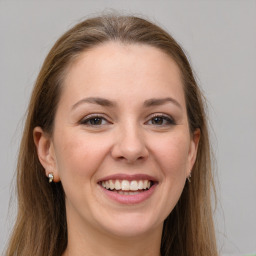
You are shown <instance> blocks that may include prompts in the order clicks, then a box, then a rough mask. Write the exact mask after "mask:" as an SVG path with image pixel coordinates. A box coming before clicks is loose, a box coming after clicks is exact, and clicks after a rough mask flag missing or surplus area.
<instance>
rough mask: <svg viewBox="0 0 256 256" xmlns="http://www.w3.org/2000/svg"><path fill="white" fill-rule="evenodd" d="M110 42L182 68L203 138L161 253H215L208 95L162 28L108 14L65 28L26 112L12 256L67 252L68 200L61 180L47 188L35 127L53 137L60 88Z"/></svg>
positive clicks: (193, 122) (193, 123) (192, 119)
mask: <svg viewBox="0 0 256 256" xmlns="http://www.w3.org/2000/svg"><path fill="white" fill-rule="evenodd" d="M107 41H119V42H122V43H125V44H127V43H128V44H134V43H136V44H146V45H151V46H153V47H156V48H158V49H161V50H162V51H164V52H165V53H167V54H168V55H169V56H170V57H171V58H172V59H173V60H174V61H175V62H176V63H177V65H178V66H179V68H180V70H181V73H182V79H183V85H184V93H185V99H186V107H187V113H188V120H189V125H190V131H191V133H193V131H195V129H197V128H199V129H200V131H201V137H200V142H199V147H198V153H197V159H196V162H195V165H194V167H193V170H192V175H193V176H192V181H191V183H186V185H185V187H184V190H183V192H182V195H181V197H180V199H179V201H178V203H177V205H176V206H175V208H174V210H173V211H172V212H171V213H170V215H169V216H168V218H167V219H166V220H165V223H164V229H163V234H162V244H161V254H162V256H167V255H179V256H195V255H196V256H206V255H207V256H216V255H217V249H216V239H215V232H214V225H213V218H212V206H211V191H212V190H211V188H214V186H213V185H214V184H213V177H212V170H211V162H210V148H209V138H208V128H207V121H206V115H205V111H204V102H203V96H202V94H201V92H200V90H199V88H198V86H197V83H196V81H195V79H194V75H193V72H192V70H191V67H190V64H189V62H188V60H187V58H186V56H185V54H184V52H183V50H182V48H181V47H180V46H179V45H178V43H177V42H176V41H175V40H174V39H173V38H172V37H171V36H170V35H169V34H168V33H167V32H165V31H164V30H163V29H161V28H160V27H158V26H157V25H154V24H152V23H151V22H149V21H146V20H144V19H142V18H138V17H134V16H119V15H103V16H100V17H95V18H91V19H87V20H85V21H83V22H81V23H79V24H77V25H76V26H75V27H73V28H71V29H70V30H69V31H67V32H66V33H65V34H64V35H63V36H62V37H61V38H60V39H59V40H58V41H57V42H56V43H55V45H54V46H53V48H52V49H51V51H50V52H49V54H48V56H47V57H46V59H45V61H44V63H43V66H42V69H41V71H40V73H39V75H38V78H37V80H36V83H35V87H34V90H33V93H32V96H31V101H30V104H29V107H28V112H27V119H26V124H25V128H24V133H23V138H22V141H21V145H20V154H19V159H18V165H17V194H18V195H17V196H18V216H17V220H16V224H15V227H14V230H13V234H12V237H11V239H10V243H9V247H8V250H7V253H6V254H7V255H8V256H14V255H18V256H27V255H33V256H45V255H48V256H56V255H62V253H63V252H64V250H65V248H66V246H67V224H66V215H65V195H64V191H63V188H62V185H61V183H53V184H49V183H48V180H47V178H46V177H45V171H44V168H43V167H42V165H41V164H40V162H39V160H38V157H37V152H36V147H35V145H34V142H33V129H34V128H35V127H36V126H40V127H42V129H43V130H44V131H46V132H48V133H49V134H51V132H52V130H53V126H54V117H55V112H56V107H57V104H58V101H59V98H60V95H61V87H62V82H63V79H65V73H67V72H68V68H69V66H70V65H71V64H72V63H73V62H74V60H75V59H76V58H77V57H78V56H79V55H80V54H81V53H82V52H84V51H86V50H88V49H90V48H92V47H95V46H96V45H99V44H102V43H104V42H107Z"/></svg>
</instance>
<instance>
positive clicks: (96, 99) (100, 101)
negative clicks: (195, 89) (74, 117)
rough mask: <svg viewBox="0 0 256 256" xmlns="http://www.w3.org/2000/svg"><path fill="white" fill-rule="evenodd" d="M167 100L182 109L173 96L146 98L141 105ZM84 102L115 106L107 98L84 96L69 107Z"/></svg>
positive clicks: (155, 103)
mask: <svg viewBox="0 0 256 256" xmlns="http://www.w3.org/2000/svg"><path fill="white" fill-rule="evenodd" d="M169 102H171V103H173V104H175V105H176V106H177V107H179V108H181V109H182V107H181V105H180V104H179V102H178V101H176V100H175V99H173V98H170V97H167V98H159V99H158V98H152V99H148V100H145V101H144V103H143V105H144V106H145V107H153V106H160V105H163V104H166V103H169ZM84 103H91V104H97V105H100V106H104V107H114V106H116V103H115V102H113V101H110V100H108V99H105V98H100V97H89V98H84V99H81V100H79V101H78V102H77V103H75V104H74V105H73V106H72V108H71V109H72V110H74V109H75V108H77V107H78V106H79V105H81V104H84Z"/></svg>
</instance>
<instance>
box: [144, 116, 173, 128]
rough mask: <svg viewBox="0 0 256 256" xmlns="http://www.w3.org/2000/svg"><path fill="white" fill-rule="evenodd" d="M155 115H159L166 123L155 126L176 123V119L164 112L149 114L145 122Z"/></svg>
mask: <svg viewBox="0 0 256 256" xmlns="http://www.w3.org/2000/svg"><path fill="white" fill-rule="evenodd" d="M155 117H161V118H163V119H165V120H166V121H167V122H168V124H163V125H155V126H168V125H176V121H175V119H174V118H173V117H172V116H171V115H169V114H164V113H154V114H151V115H150V116H148V118H147V121H146V124H147V123H148V122H149V121H151V120H152V119H153V118H155Z"/></svg>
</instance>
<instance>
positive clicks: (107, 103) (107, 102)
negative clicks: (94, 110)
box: [72, 97, 116, 110]
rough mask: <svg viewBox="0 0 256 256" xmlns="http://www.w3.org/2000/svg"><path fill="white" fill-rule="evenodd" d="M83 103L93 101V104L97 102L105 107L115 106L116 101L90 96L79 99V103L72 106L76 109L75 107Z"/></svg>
mask: <svg viewBox="0 0 256 256" xmlns="http://www.w3.org/2000/svg"><path fill="white" fill-rule="evenodd" d="M83 103H92V104H97V105H100V106H104V107H114V106H115V105H116V103H114V102H113V101H110V100H107V99H104V98H99V97H89V98H84V99H82V100H79V101H78V102H77V103H75V104H74V105H73V106H72V110H74V109H75V108H77V107H78V106H79V105H81V104H83Z"/></svg>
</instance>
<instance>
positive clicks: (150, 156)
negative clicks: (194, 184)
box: [34, 42, 200, 256]
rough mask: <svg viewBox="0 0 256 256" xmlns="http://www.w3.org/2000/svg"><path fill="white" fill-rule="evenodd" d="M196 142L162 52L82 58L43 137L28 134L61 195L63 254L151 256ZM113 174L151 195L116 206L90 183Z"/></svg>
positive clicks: (172, 68)
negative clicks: (152, 183) (148, 182)
mask: <svg viewBox="0 0 256 256" xmlns="http://www.w3.org/2000/svg"><path fill="white" fill-rule="evenodd" d="M88 97H97V98H104V99H107V100H108V101H110V102H111V104H112V105H111V106H105V105H102V101H101V103H100V104H99V102H95V101H93V102H92V100H89V101H90V102H88V101H85V100H84V99H87V98H88ZM167 97H168V98H169V100H164V101H162V102H158V104H156V103H155V104H147V106H146V105H145V102H147V103H149V101H151V102H152V99H166V98H167ZM170 99H171V100H170ZM95 114H96V115H97V116H96V117H97V118H100V119H97V122H98V123H97V122H96V124H95V122H94V121H95V120H93V119H92V118H93V117H95ZM155 115H157V116H158V118H157V119H154V116H155ZM163 116H164V117H163ZM89 118H91V119H90V120H89ZM170 120H171V121H170ZM199 137H200V133H199V131H195V132H194V133H193V134H191V133H190V131H189V125H188V119H187V113H186V104H185V98H184V92H183V85H182V81H181V75H180V71H179V68H178V66H177V64H176V63H175V62H174V61H173V60H172V59H171V58H170V57H169V56H168V55H166V54H165V53H163V52H162V51H161V50H159V49H156V48H153V47H151V46H147V45H138V44H137V45H135V44H129V45H128V44H126V45H124V44H121V43H118V42H110V43H105V44H103V45H100V46H97V47H95V48H93V49H92V50H90V51H87V52H84V53H83V54H81V55H80V57H79V58H78V59H77V60H76V62H75V63H73V65H72V66H71V68H70V69H69V71H68V73H67V77H66V79H65V82H64V86H63V91H62V95H61V98H60V102H59V104H58V108H57V112H56V117H55V123H54V131H53V134H52V136H49V135H48V134H47V133H45V132H44V131H43V130H42V129H41V128H40V127H36V128H35V129H34V140H35V144H36V146H37V149H38V156H39V159H40V161H41V163H42V165H43V166H44V168H45V171H46V175H48V174H49V173H50V172H52V173H53V174H54V182H58V181H61V182H62V185H63V188H64V191H65V194H66V212H67V224H68V246H67V250H66V251H65V253H64V255H77V256H79V255H111V256H114V255H119V256H120V255H131V254H132V255H152V256H153V255H160V243H161V233H162V228H163V221H164V220H165V218H166V217H167V216H168V215H169V213H170V212H171V211H172V210H173V208H174V207H175V205H176V203H177V201H178V199H179V197H180V195H181V193H182V190H183V187H184V184H185V182H186V177H188V176H189V174H190V172H191V169H192V167H193V164H194V162H195V158H196V152H197V145H198V141H199ZM117 173H118V174H120V173H121V174H128V175H132V174H138V173H139V174H147V175H151V176H153V177H154V178H155V179H156V180H157V186H156V187H155V190H154V192H153V193H152V195H151V196H150V197H149V198H148V199H147V200H145V201H143V202H141V203H137V204H121V203H119V202H116V201H114V200H112V199H110V198H109V197H108V196H106V194H105V193H103V190H102V188H101V186H100V185H99V184H98V183H97V182H98V181H99V180H100V179H102V178H103V177H106V176H108V175H113V174H117ZM99 241H100V242H99Z"/></svg>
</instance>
